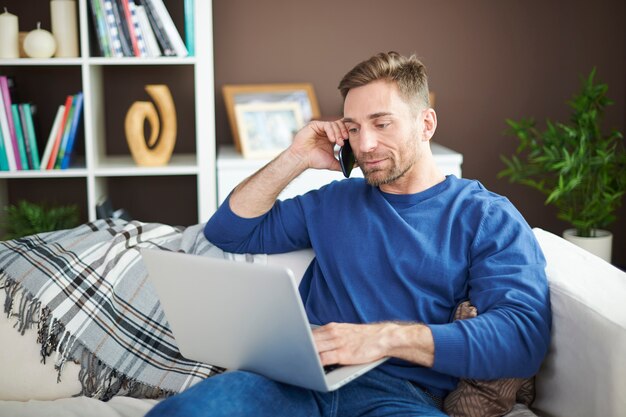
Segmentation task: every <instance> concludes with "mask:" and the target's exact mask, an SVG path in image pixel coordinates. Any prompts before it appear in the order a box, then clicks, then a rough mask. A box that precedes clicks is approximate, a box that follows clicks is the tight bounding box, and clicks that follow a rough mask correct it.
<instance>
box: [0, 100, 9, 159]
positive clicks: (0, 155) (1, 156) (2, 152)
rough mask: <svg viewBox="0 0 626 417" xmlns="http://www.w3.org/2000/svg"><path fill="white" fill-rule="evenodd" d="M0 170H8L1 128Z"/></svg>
mask: <svg viewBox="0 0 626 417" xmlns="http://www.w3.org/2000/svg"><path fill="white" fill-rule="evenodd" d="M0 111H3V110H0ZM0 170H2V171H8V170H9V161H8V160H7V152H6V150H5V149H4V135H3V134H2V129H0Z"/></svg>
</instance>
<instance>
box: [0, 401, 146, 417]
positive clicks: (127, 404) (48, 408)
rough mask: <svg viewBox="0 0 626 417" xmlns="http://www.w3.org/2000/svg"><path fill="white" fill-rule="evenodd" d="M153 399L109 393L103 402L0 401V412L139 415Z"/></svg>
mask: <svg viewBox="0 0 626 417" xmlns="http://www.w3.org/2000/svg"><path fill="white" fill-rule="evenodd" d="M157 402H158V401H157V400H147V399H138V398H129V397H113V398H112V399H111V400H109V401H107V402H104V401H100V400H96V399H93V398H88V397H76V398H62V399H58V400H54V401H37V400H31V401H25V402H22V401H0V416H7V417H9V416H10V417H142V416H144V415H145V414H146V413H147V412H148V411H150V409H151V408H152V407H154V406H155V404H156V403H157Z"/></svg>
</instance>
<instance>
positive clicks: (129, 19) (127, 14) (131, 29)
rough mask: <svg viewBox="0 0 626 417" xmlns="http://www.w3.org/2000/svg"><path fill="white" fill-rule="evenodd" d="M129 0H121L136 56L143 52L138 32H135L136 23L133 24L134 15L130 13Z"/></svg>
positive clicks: (124, 18)
mask: <svg viewBox="0 0 626 417" xmlns="http://www.w3.org/2000/svg"><path fill="white" fill-rule="evenodd" d="M128 1H129V0H121V6H122V10H121V12H122V13H123V15H124V17H123V20H124V22H123V23H125V24H126V27H127V30H128V35H129V38H130V43H131V46H132V50H133V55H134V56H141V52H139V45H138V44H137V34H136V33H135V25H134V24H133V17H132V15H131V13H130V4H128Z"/></svg>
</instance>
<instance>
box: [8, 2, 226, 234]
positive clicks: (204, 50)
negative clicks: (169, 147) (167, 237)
mask: <svg viewBox="0 0 626 417" xmlns="http://www.w3.org/2000/svg"><path fill="white" fill-rule="evenodd" d="M20 1H21V0H8V3H7V7H9V10H11V8H12V6H13V9H15V8H16V6H15V5H17V3H18V2H20ZM88 1H89V0H77V6H78V19H79V36H80V53H81V57H79V58H50V59H31V58H22V59H0V73H5V72H6V69H11V70H12V72H13V73H14V74H19V72H20V71H21V70H22V69H32V68H38V67H39V68H42V69H44V70H45V69H46V68H50V69H51V70H55V71H59V70H61V71H62V70H63V69H64V68H67V69H68V71H74V72H76V73H79V74H80V77H81V81H80V85H81V88H82V91H83V94H84V106H83V118H82V123H83V128H84V157H83V158H81V159H82V162H81V163H80V165H78V166H77V167H76V165H74V164H73V167H71V168H69V169H66V170H48V171H14V172H6V171H3V172H0V207H4V206H5V205H6V204H7V203H16V201H9V196H8V193H7V189H8V186H9V184H10V183H11V182H13V181H22V180H25V179H31V180H40V181H41V182H42V183H44V182H46V181H50V182H48V183H47V184H50V185H55V186H56V187H63V184H62V181H63V180H65V179H81V180H82V182H84V187H85V189H84V190H77V194H78V195H81V196H82V195H84V196H85V197H84V198H83V197H81V198H80V199H81V201H75V203H76V204H77V205H79V206H80V207H83V208H84V209H85V210H86V214H87V218H88V220H94V219H95V218H96V211H95V206H96V203H97V202H98V200H99V199H100V198H101V197H102V196H104V195H107V194H108V193H109V191H110V188H109V187H110V186H111V184H110V181H109V180H110V179H111V178H118V179H119V178H120V177H124V178H131V177H135V178H137V177H146V181H150V179H149V178H151V177H152V178H154V177H175V176H189V177H192V178H193V179H195V183H196V187H195V190H196V195H195V198H193V196H191V197H190V196H185V198H184V199H181V198H180V196H177V195H155V196H154V201H153V202H146V204H157V203H158V200H166V201H167V202H168V203H169V204H177V201H178V204H188V203H187V202H188V201H191V200H194V201H195V203H196V205H197V221H198V222H204V221H206V220H208V218H209V217H210V215H211V214H212V213H213V212H214V211H215V208H216V206H217V202H216V186H215V184H216V177H215V120H214V115H215V109H214V83H213V35H212V33H213V29H212V21H213V18H212V2H211V1H210V0H196V1H195V16H194V18H195V22H194V27H195V31H196V33H195V56H193V57H184V58H178V57H160V58H103V57H97V56H93V57H92V56H90V50H89V49H90V45H92V44H93V40H90V39H89V37H90V34H92V33H93V32H90V29H89V25H90V24H91V19H92V17H91V15H90V13H91V12H90V10H89V9H88ZM165 4H166V6H167V7H168V8H169V7H180V8H181V11H182V7H183V2H182V1H178V0H169V1H168V0H166V1H165ZM45 5H46V8H47V10H45V11H41V9H43V7H42V8H41V9H40V8H35V9H39V10H36V11H35V10H33V12H32V13H37V14H41V13H48V14H49V5H48V2H46V4H45ZM18 17H19V15H18ZM47 29H48V30H49V27H48V28H47ZM20 30H27V29H26V28H24V27H23V26H22V24H21V23H20ZM181 36H184V34H183V33H182V30H181ZM113 66H115V67H118V68H122V70H124V69H126V68H128V72H129V73H130V72H133V71H138V70H142V69H143V68H144V67H143V66H150V67H161V68H163V67H167V66H175V67H181V66H182V67H191V69H192V71H193V77H194V80H193V92H194V97H193V98H191V97H190V98H189V99H190V100H193V102H194V106H193V108H194V115H193V116H188V115H181V114H180V113H179V114H178V123H179V126H180V123H181V122H184V120H185V119H184V117H187V118H189V117H193V119H194V120H193V121H194V122H195V132H194V133H195V138H194V144H195V152H192V153H187V154H185V153H182V154H181V153H177V152H176V149H175V150H174V154H173V157H172V160H171V161H170V163H169V164H168V165H167V166H163V167H150V168H147V167H138V166H137V165H136V164H135V163H134V161H133V160H132V158H131V156H130V151H128V154H127V155H108V154H107V151H106V148H107V146H106V143H107V140H110V138H109V137H107V135H108V133H107V126H106V123H105V96H106V94H105V91H106V92H107V93H108V94H111V93H110V92H111V89H114V88H115V86H114V85H105V83H106V81H105V78H106V77H105V76H104V74H105V72H106V71H107V69H108V68H109V67H113ZM172 73H174V74H173V75H171V76H172V77H176V74H175V71H172ZM23 82H24V80H20V83H23ZM51 82H54V80H51ZM165 83H166V84H167V82H165ZM18 89H19V86H18ZM75 92H76V91H69V90H68V92H67V94H72V93H75ZM113 94H114V93H113ZM27 99H28V100H29V101H31V102H34V103H35V104H37V102H39V101H43V100H48V98H46V94H45V91H43V92H42V96H41V97H37V98H34V97H27ZM148 99H149V98H148V97H147V95H146V96H145V97H138V98H137V100H148ZM58 104H61V102H59V103H58ZM58 104H57V105H58ZM175 104H176V103H175ZM119 111H120V112H123V114H124V115H125V114H126V112H127V111H128V109H119ZM181 116H183V117H181ZM187 120H189V119H187ZM47 129H49V126H44V125H40V131H39V135H40V136H43V138H39V141H40V146H41V143H42V141H43V140H45V139H47V135H48V133H49V132H48V131H46V130H47ZM116 139H119V138H116ZM124 141H125V139H124ZM53 183H54V184H53ZM18 184H19V183H18ZM18 186H19V187H21V184H20V185H18ZM25 186H28V185H27V184H25ZM72 186H74V187H76V186H77V185H76V183H75V182H73V185H72ZM78 187H80V186H78ZM44 188H46V187H44ZM50 189H51V192H54V187H50ZM151 200H152V198H151ZM114 204H115V202H114ZM125 208H127V209H129V210H130V212H131V214H132V212H133V208H132V207H125ZM138 220H142V219H141V218H139V219H138Z"/></svg>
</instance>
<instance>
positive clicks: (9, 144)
mask: <svg viewBox="0 0 626 417" xmlns="http://www.w3.org/2000/svg"><path fill="white" fill-rule="evenodd" d="M7 116H8V114H7V112H6V110H5V106H4V97H3V94H2V92H1V91H0V130H2V140H3V142H4V150H5V152H6V155H7V163H8V164H9V171H16V170H17V165H16V164H15V152H17V149H15V148H13V141H12V140H11V131H10V130H9V121H8V120H7ZM14 149H15V150H14Z"/></svg>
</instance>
